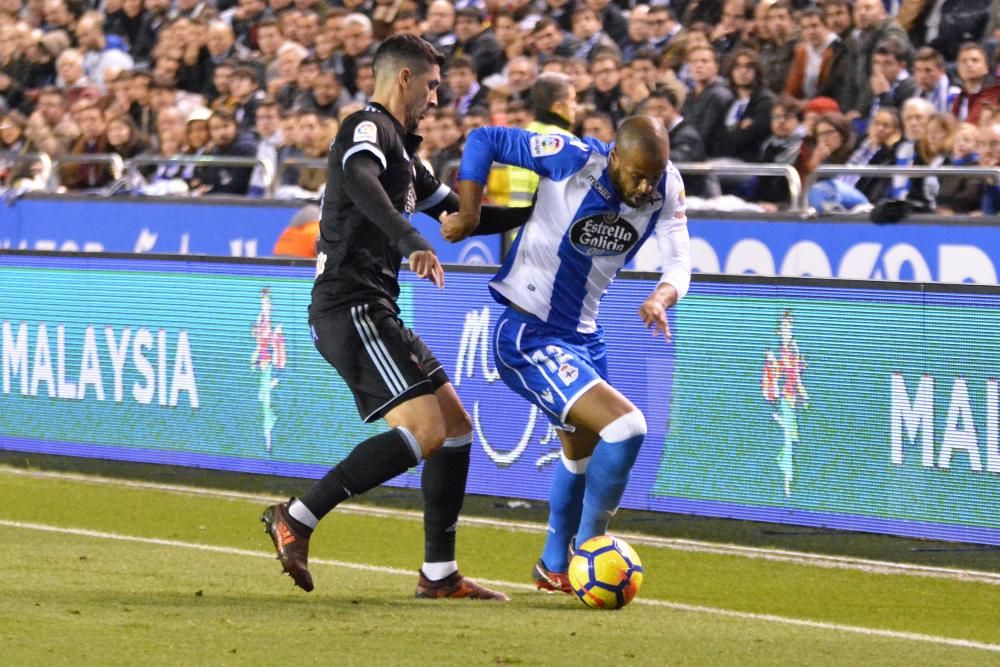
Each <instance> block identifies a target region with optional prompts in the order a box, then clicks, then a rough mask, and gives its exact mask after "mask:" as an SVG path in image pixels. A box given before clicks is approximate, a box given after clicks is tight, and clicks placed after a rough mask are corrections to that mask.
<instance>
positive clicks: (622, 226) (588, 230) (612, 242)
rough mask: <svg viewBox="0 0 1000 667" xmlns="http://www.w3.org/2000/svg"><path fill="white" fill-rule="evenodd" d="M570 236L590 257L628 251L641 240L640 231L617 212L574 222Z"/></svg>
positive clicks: (589, 216)
mask: <svg viewBox="0 0 1000 667" xmlns="http://www.w3.org/2000/svg"><path fill="white" fill-rule="evenodd" d="M569 238H570V241H572V243H573V247H574V248H576V249H577V251H578V252H581V253H583V254H584V255H587V256H588V257H608V256H611V255H621V254H623V253H626V252H628V251H629V250H630V249H631V248H632V246H634V245H635V244H636V242H637V241H638V240H639V232H638V231H636V229H635V227H633V226H632V225H630V224H629V223H628V222H626V221H625V220H623V219H622V218H621V217H619V215H618V214H617V213H598V214H597V215H588V216H586V217H584V218H580V219H579V220H577V221H576V222H574V223H573V226H572V227H570V229H569Z"/></svg>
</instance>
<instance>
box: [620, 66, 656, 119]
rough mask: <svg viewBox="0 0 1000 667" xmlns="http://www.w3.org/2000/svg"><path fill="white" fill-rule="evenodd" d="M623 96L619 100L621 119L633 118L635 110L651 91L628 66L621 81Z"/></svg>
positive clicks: (643, 80)
mask: <svg viewBox="0 0 1000 667" xmlns="http://www.w3.org/2000/svg"><path fill="white" fill-rule="evenodd" d="M619 85H620V86H621V91H622V95H621V98H620V99H619V100H618V108H619V109H621V116H620V118H624V117H626V116H631V115H632V114H633V113H634V112H635V108H636V107H637V106H638V105H639V104H640V103H641V102H642V101H643V100H644V99H646V98H647V97H649V93H650V91H651V89H650V88H649V86H647V85H646V81H645V79H643V77H642V76H641V75H640V74H639V73H638V72H637V71H636V70H635V69H634V68H632V67H631V66H626V67H625V68H624V70H623V71H622V75H621V81H620V83H619Z"/></svg>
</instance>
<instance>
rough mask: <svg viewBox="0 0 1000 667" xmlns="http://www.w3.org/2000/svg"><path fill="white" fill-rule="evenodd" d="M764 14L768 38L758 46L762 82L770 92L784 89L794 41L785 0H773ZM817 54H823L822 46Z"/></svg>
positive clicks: (793, 56) (788, 7) (789, 12)
mask: <svg viewBox="0 0 1000 667" xmlns="http://www.w3.org/2000/svg"><path fill="white" fill-rule="evenodd" d="M765 17H766V18H765V21H766V25H767V34H768V39H767V40H766V41H764V43H763V44H762V45H761V47H760V61H761V67H762V70H763V71H764V72H765V78H764V81H763V83H764V84H765V85H766V87H767V89H768V90H770V91H771V92H772V93H774V94H778V93H781V92H782V91H784V90H786V83H787V82H788V79H789V70H790V69H791V67H792V61H793V59H794V58H796V45H797V43H798V42H797V40H796V39H795V24H794V23H792V8H791V5H789V4H788V1H787V0H777V2H775V3H774V4H772V5H771V6H770V7H768V9H767V13H766V14H765ZM800 21H801V19H800ZM824 48H825V47H824ZM819 53H820V54H822V53H823V49H822V48H821V49H819ZM814 94H815V93H814ZM800 97H801V96H800Z"/></svg>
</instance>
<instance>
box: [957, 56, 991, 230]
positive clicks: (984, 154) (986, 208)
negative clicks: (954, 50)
mask: <svg viewBox="0 0 1000 667" xmlns="http://www.w3.org/2000/svg"><path fill="white" fill-rule="evenodd" d="M959 58H961V55H959ZM979 162H980V164H982V165H983V166H984V167H997V166H1000V123H989V124H988V125H985V126H983V127H981V128H980V129H979ZM980 208H981V209H982V211H983V213H984V214H986V215H997V214H998V213H1000V184H998V183H997V182H996V180H994V179H990V180H989V181H987V182H986V184H985V185H984V186H983V200H982V204H981V205H980Z"/></svg>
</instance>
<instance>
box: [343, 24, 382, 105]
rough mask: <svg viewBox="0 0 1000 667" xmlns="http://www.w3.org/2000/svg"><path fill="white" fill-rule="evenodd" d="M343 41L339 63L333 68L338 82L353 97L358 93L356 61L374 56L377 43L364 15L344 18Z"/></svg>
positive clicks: (370, 25)
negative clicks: (338, 79)
mask: <svg viewBox="0 0 1000 667" xmlns="http://www.w3.org/2000/svg"><path fill="white" fill-rule="evenodd" d="M341 36H342V39H343V41H344V49H343V53H342V54H341V57H340V62H339V63H338V64H337V66H336V67H335V68H334V71H335V72H336V73H337V76H338V77H339V78H340V82H341V83H342V84H343V85H344V88H347V91H348V92H349V93H351V95H354V94H355V93H357V92H358V81H357V79H358V61H359V60H360V59H361V58H371V57H372V56H374V55H375V49H376V48H378V43H377V42H376V41H375V38H374V36H373V34H372V22H371V20H370V19H369V18H368V17H367V16H365V15H364V14H358V13H354V14H348V15H347V16H345V17H344V27H343V31H342V32H341Z"/></svg>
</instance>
